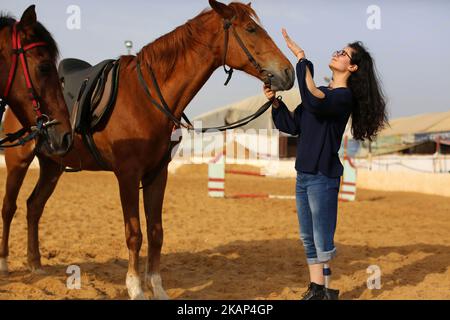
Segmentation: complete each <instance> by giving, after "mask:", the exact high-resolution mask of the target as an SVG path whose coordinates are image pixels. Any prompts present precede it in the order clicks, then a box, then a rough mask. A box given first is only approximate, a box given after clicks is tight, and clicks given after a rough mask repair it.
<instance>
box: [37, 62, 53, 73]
mask: <svg viewBox="0 0 450 320" xmlns="http://www.w3.org/2000/svg"><path fill="white" fill-rule="evenodd" d="M38 69H39V72H40V73H42V74H48V73H50V71H51V70H52V65H51V64H50V63H42V64H40V65H39V67H38Z"/></svg>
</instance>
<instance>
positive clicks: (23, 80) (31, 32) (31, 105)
mask: <svg viewBox="0 0 450 320" xmlns="http://www.w3.org/2000/svg"><path fill="white" fill-rule="evenodd" d="M57 57H58V48H57V46H56V43H55V41H54V40H53V38H52V36H51V35H50V33H49V32H48V31H47V30H46V29H45V28H44V26H42V25H41V24H40V23H39V22H37V17H36V12H35V6H34V5H33V6H30V7H29V8H28V9H27V10H25V12H24V13H23V15H22V18H21V19H20V21H18V22H16V21H15V20H14V19H13V18H11V17H9V16H0V98H1V100H2V101H3V103H4V104H8V105H9V106H10V108H11V109H12V110H13V112H14V114H15V116H16V117H17V118H18V119H19V120H20V124H21V125H22V126H23V127H25V128H31V127H35V126H36V125H37V123H38V122H42V123H50V120H51V122H53V123H54V124H55V125H51V126H49V127H47V128H46V129H45V130H43V131H42V133H43V134H42V135H40V136H39V137H38V140H39V143H38V145H39V146H40V149H41V152H43V153H46V154H47V155H52V156H55V155H64V154H66V153H67V152H68V151H69V148H70V147H71V145H72V135H71V133H72V130H71V127H70V122H69V113H68V111H67V107H66V103H65V102H64V98H63V95H62V91H61V84H60V83H59V78H58V73H57V70H56V59H57ZM4 104H3V105H4ZM3 110H4V109H3V108H1V104H0V118H1V116H3ZM14 129H15V130H14V131H18V129H20V128H14ZM5 132H7V133H11V132H12V131H8V130H5ZM32 144H33V143H32ZM5 145H11V143H8V144H5ZM33 147H34V146H33Z"/></svg>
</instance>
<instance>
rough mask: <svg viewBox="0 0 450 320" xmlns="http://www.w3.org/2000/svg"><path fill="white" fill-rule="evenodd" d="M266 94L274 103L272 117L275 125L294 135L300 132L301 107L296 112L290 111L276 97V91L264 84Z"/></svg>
mask: <svg viewBox="0 0 450 320" xmlns="http://www.w3.org/2000/svg"><path fill="white" fill-rule="evenodd" d="M264 94H265V95H266V97H267V99H269V100H270V101H272V103H273V104H272V119H273V122H274V124H275V127H276V128H277V129H278V130H280V131H282V132H285V133H287V134H290V135H293V136H296V135H298V134H300V116H301V110H300V107H299V108H297V109H296V110H295V112H293V113H292V112H290V111H289V109H288V108H287V106H286V105H285V104H284V102H283V101H281V100H278V99H276V92H275V91H273V90H272V89H271V88H270V87H268V86H264Z"/></svg>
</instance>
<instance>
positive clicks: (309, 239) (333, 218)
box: [296, 172, 341, 265]
mask: <svg viewBox="0 0 450 320" xmlns="http://www.w3.org/2000/svg"><path fill="white" fill-rule="evenodd" d="M340 183H341V178H329V177H327V176H325V175H323V174H322V173H320V172H319V173H318V174H308V173H302V172H298V173H297V184H296V198H297V213H298V220H299V223H300V238H301V240H302V242H303V245H304V247H305V252H306V258H307V262H308V264H309V265H312V264H319V263H326V262H328V261H330V260H331V259H333V258H334V257H335V256H336V247H335V246H334V234H335V231H336V223H337V211H338V196H339V186H340Z"/></svg>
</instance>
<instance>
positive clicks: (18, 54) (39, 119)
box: [0, 22, 57, 148]
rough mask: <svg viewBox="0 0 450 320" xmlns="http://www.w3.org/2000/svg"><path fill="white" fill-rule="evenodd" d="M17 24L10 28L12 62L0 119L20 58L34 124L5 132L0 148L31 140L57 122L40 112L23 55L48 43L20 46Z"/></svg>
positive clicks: (0, 109) (1, 97) (0, 104)
mask: <svg viewBox="0 0 450 320" xmlns="http://www.w3.org/2000/svg"><path fill="white" fill-rule="evenodd" d="M17 25H18V22H15V23H14V25H13V28H12V54H11V57H12V63H11V68H10V69H9V74H8V82H7V83H6V88H5V91H4V92H3V95H2V96H0V121H1V119H2V118H3V114H4V113H5V107H6V105H7V99H8V96H9V94H10V93H11V87H12V84H13V82H14V78H15V76H16V71H17V66H18V64H19V62H18V60H20V62H21V64H22V71H23V75H24V77H25V83H26V86H27V89H28V94H29V97H30V100H31V103H32V107H33V110H34V112H35V113H36V126H33V127H31V128H22V129H21V130H19V131H17V132H15V133H10V134H6V138H4V139H2V140H0V148H13V147H17V146H22V145H24V144H26V143H27V142H29V141H31V140H33V139H34V138H35V137H36V136H37V135H38V134H40V133H41V132H42V131H43V130H45V129H46V128H47V127H49V126H51V125H55V124H57V121H55V120H53V121H50V119H49V117H48V116H47V115H45V114H43V113H42V112H41V107H40V103H39V98H38V96H37V94H36V91H35V90H34V87H33V83H32V82H31V77H30V72H29V70H28V65H27V58H26V55H25V53H26V52H27V51H29V50H32V49H34V48H37V47H44V46H47V45H48V44H47V43H46V42H34V43H31V44H29V45H27V46H22V42H21V40H20V34H19V30H17ZM27 133H29V134H28V135H27V136H26V137H24V138H22V137H23V136H24V135H25V134H27ZM14 141H18V142H17V143H15V144H9V145H4V144H5V143H8V142H9V143H13V142H14Z"/></svg>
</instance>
